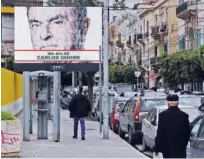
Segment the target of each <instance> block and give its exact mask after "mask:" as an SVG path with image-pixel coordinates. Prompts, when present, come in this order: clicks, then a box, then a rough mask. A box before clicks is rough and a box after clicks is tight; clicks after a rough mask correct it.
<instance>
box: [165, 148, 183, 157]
mask: <svg viewBox="0 0 204 159" xmlns="http://www.w3.org/2000/svg"><path fill="white" fill-rule="evenodd" d="M162 155H163V158H186V151H185V150H180V151H179V149H178V150H172V149H171V150H169V151H164V152H162Z"/></svg>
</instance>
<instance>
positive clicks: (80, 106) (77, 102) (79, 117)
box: [69, 87, 91, 140]
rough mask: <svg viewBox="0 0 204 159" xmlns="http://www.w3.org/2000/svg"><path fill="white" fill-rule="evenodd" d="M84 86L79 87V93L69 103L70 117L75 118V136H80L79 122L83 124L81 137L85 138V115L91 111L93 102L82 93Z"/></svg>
mask: <svg viewBox="0 0 204 159" xmlns="http://www.w3.org/2000/svg"><path fill="white" fill-rule="evenodd" d="M82 91H83V88H82V87H79V94H77V95H76V96H74V97H73V98H72V100H71V102H70V104H69V111H70V118H74V136H73V138H74V139H76V138H77V136H78V123H79V121H80V125H81V139H82V140H85V130H86V128H85V121H84V117H87V116H88V115H89V112H90V111H91V103H90V101H89V99H88V98H87V97H86V96H84V95H82Z"/></svg>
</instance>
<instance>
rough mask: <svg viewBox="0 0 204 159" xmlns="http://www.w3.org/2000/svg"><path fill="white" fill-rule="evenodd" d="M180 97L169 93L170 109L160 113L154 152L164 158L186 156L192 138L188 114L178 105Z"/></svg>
mask: <svg viewBox="0 0 204 159" xmlns="http://www.w3.org/2000/svg"><path fill="white" fill-rule="evenodd" d="M178 101H179V97H178V96H177V95H171V94H170V95H168V96H167V102H168V109H167V110H165V111H163V112H161V113H160V114H159V123H158V129H157V136H156V138H155V147H154V153H155V156H158V152H161V153H162V154H163V158H186V148H187V145H188V141H189V138H190V124H189V119H188V114H186V113H184V112H183V111H181V110H180V109H179V107H178V103H179V102H178Z"/></svg>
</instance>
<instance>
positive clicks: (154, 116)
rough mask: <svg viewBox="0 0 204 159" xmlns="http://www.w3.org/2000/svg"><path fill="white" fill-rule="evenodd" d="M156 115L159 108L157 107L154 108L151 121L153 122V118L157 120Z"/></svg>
mask: <svg viewBox="0 0 204 159" xmlns="http://www.w3.org/2000/svg"><path fill="white" fill-rule="evenodd" d="M156 116H157V110H156V108H153V110H152V113H151V116H150V122H152V121H153V120H156Z"/></svg>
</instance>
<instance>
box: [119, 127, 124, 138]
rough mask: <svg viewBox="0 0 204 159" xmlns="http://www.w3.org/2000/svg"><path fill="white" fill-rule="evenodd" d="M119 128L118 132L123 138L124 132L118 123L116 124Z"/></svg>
mask: <svg viewBox="0 0 204 159" xmlns="http://www.w3.org/2000/svg"><path fill="white" fill-rule="evenodd" d="M118 127H119V128H118V129H119V132H118V134H119V136H120V137H121V138H122V139H125V132H123V131H122V130H121V127H120V124H119V126H118Z"/></svg>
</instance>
